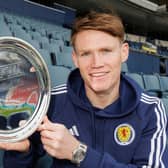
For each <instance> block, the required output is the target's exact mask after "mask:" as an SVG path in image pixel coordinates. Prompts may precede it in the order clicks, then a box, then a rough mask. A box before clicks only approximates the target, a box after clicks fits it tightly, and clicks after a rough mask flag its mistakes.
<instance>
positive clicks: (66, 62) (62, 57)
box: [56, 52, 75, 70]
mask: <svg viewBox="0 0 168 168" xmlns="http://www.w3.org/2000/svg"><path fill="white" fill-rule="evenodd" d="M56 59H57V65H59V66H64V67H66V68H69V69H70V70H72V69H74V68H75V65H74V63H73V60H72V54H70V53H69V52H61V53H58V54H57V55H56Z"/></svg>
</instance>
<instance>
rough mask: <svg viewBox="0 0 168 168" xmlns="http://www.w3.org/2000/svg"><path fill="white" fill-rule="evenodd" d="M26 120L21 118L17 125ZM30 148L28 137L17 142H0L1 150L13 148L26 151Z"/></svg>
mask: <svg viewBox="0 0 168 168" xmlns="http://www.w3.org/2000/svg"><path fill="white" fill-rule="evenodd" d="M25 122H26V120H21V121H20V122H19V125H20V126H21V125H23V124H24V123H25ZM29 148H30V141H29V140H28V139H25V140H22V141H19V142H14V143H12V142H10V143H6V142H0V149H3V150H14V151H18V152H28V151H29Z"/></svg>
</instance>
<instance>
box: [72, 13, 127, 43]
mask: <svg viewBox="0 0 168 168" xmlns="http://www.w3.org/2000/svg"><path fill="white" fill-rule="evenodd" d="M84 30H97V31H102V32H105V33H108V34H110V35H112V36H114V37H118V38H119V40H120V41H121V42H123V41H124V34H125V30H124V26H123V23H122V20H121V18H120V17H119V16H118V15H117V14H116V13H113V12H110V13H109V12H96V11H90V12H89V13H88V14H86V15H85V16H83V17H78V18H77V19H76V20H75V22H74V24H73V27H72V33H71V44H72V45H73V46H74V43H75V39H76V35H77V34H78V33H79V32H82V31H84Z"/></svg>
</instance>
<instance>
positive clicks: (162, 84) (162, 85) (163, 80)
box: [159, 76, 168, 98]
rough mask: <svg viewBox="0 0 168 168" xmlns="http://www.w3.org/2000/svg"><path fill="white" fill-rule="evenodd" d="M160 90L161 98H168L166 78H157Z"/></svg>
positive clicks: (167, 78) (167, 80) (167, 81)
mask: <svg viewBox="0 0 168 168" xmlns="http://www.w3.org/2000/svg"><path fill="white" fill-rule="evenodd" d="M159 81H160V88H161V91H162V97H167V98H168V77H167V76H159Z"/></svg>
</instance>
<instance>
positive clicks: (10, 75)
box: [0, 37, 51, 142]
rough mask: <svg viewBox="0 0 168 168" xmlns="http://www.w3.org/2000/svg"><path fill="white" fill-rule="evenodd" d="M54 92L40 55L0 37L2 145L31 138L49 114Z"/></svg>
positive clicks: (33, 50) (30, 47)
mask: <svg viewBox="0 0 168 168" xmlns="http://www.w3.org/2000/svg"><path fill="white" fill-rule="evenodd" d="M50 92H51V86H50V76H49V72H48V69H47V66H46V64H45V62H44V60H43V59H42V56H41V55H40V54H39V52H38V51H37V50H36V49H35V48H33V47H32V46H31V45H30V44H29V43H27V42H25V41H23V40H21V39H18V38H15V37H0V142H16V141H20V140H23V139H25V138H27V137H29V136H30V135H31V134H32V133H33V132H34V131H35V130H36V129H37V127H38V125H39V124H40V123H41V122H42V120H43V117H44V115H45V114H46V113H47V110H48V106H49V102H50V95H51V94H50ZM23 120H24V122H22V124H20V123H21V121H23Z"/></svg>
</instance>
